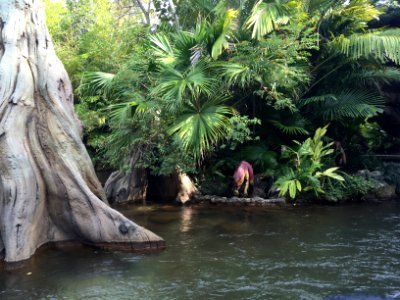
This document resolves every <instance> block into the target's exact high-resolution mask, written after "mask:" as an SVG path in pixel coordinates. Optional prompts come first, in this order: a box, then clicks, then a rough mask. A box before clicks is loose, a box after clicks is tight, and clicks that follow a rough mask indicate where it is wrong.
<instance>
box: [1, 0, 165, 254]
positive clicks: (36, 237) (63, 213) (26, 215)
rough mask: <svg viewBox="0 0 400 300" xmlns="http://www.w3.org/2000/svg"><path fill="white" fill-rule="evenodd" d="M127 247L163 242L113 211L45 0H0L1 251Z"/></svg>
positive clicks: (161, 244)
mask: <svg viewBox="0 0 400 300" xmlns="http://www.w3.org/2000/svg"><path fill="white" fill-rule="evenodd" d="M69 240H78V241H82V242H83V243H87V244H91V245H98V246H101V247H107V248H118V249H126V250H135V249H141V250H146V249H149V250H150V249H154V248H163V247H165V244H164V241H163V240H162V239H161V238H160V237H158V236H157V235H155V234H153V233H152V232H150V231H148V230H146V229H144V228H143V227H140V226H138V225H137V224H135V223H133V222H132V221H130V220H128V219H127V218H125V217H124V216H123V215H122V214H120V213H118V212H117V211H115V210H113V209H111V208H110V207H109V206H108V205H107V203H106V198H105V194H104V192H103V190H102V188H101V186H100V183H99V181H98V179H97V178H96V175H95V173H94V169H93V166H92V164H91V162H90V158H89V156H88V154H87V152H86V150H85V148H84V146H83V144H82V141H81V138H80V125H79V122H78V120H77V118H76V115H75V113H74V110H73V96H72V89H71V84H70V81H69V79H68V76H67V74H66V72H65V69H64V67H63V65H62V63H61V62H60V61H59V59H58V58H57V57H56V54H55V52H54V49H53V46H52V44H51V41H50V37H49V34H48V31H47V27H46V24H45V17H44V9H43V5H42V1H40V0H1V1H0V252H3V254H5V260H6V261H7V262H15V261H21V260H24V259H28V258H29V257H31V256H32V255H33V254H34V252H35V250H36V249H37V248H38V247H40V246H41V245H43V244H46V243H49V242H60V241H69Z"/></svg>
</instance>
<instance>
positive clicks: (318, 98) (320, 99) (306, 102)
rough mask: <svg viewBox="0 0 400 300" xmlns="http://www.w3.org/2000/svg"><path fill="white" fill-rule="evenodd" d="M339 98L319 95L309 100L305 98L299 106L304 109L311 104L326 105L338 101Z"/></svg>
mask: <svg viewBox="0 0 400 300" xmlns="http://www.w3.org/2000/svg"><path fill="white" fill-rule="evenodd" d="M336 100H337V98H336V96H335V95H334V94H326V95H318V96H313V97H309V98H303V99H300V100H299V101H298V106H299V107H303V106H306V105H309V104H317V103H325V102H328V101H336Z"/></svg>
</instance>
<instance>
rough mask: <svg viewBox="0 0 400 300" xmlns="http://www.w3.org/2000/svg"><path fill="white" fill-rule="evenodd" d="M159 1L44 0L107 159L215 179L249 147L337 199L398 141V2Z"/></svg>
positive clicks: (94, 147) (248, 154)
mask: <svg viewBox="0 0 400 300" xmlns="http://www.w3.org/2000/svg"><path fill="white" fill-rule="evenodd" d="M149 1H150V2H149ZM149 1H144V0H132V1H128V0H115V1H109V0H65V1H50V0H47V2H46V9H47V24H48V27H49V30H50V34H51V36H52V38H53V42H54V44H55V46H56V50H57V54H58V56H59V57H60V58H61V60H62V61H63V63H64V65H65V66H66V69H67V71H68V73H69V75H70V77H71V79H72V82H73V85H74V88H75V91H76V99H75V101H76V110H77V112H78V114H79V116H80V118H81V120H82V122H83V124H84V130H85V134H84V141H85V143H86V145H87V146H88V148H89V151H90V152H91V155H92V159H93V161H94V163H95V165H96V167H97V168H98V169H117V168H122V169H123V168H124V167H126V162H127V160H128V158H129V157H130V156H131V155H133V153H135V154H136V155H138V157H139V160H138V162H137V167H140V168H146V169H148V170H150V171H151V172H152V173H153V174H156V175H167V174H170V173H172V172H174V171H175V170H181V171H182V172H186V173H188V174H190V175H192V177H193V178H195V179H196V183H197V184H198V185H199V186H200V187H201V188H202V189H203V190H204V191H209V190H213V191H215V190H216V189H218V184H215V183H220V184H219V185H220V186H223V185H224V184H225V182H226V181H227V178H229V177H230V176H231V175H232V172H233V169H234V167H235V166H236V165H237V163H238V162H239V161H241V160H243V159H245V160H247V161H249V162H250V163H252V164H253V166H254V168H255V171H256V173H258V174H263V176H264V177H265V178H269V179H270V180H271V181H272V182H274V184H275V186H277V187H279V188H280V195H282V196H287V197H289V198H296V197H298V196H299V195H302V196H303V197H319V198H324V199H327V200H332V201H337V200H340V199H344V198H352V197H356V196H357V195H359V194H365V193H368V191H369V190H371V189H372V188H373V187H374V185H375V182H374V181H373V180H372V179H368V178H364V177H361V176H359V175H356V172H357V171H358V170H361V169H369V170H377V169H378V170H379V169H380V168H382V162H381V161H380V160H379V159H377V158H376V155H377V154H379V155H389V154H398V153H399V152H400V140H399V138H400V127H399V126H400V121H399V120H400V98H399V97H398V96H396V93H397V94H398V93H399V91H400V90H399V82H400V69H399V64H400V24H399V22H398V19H399V15H400V4H399V2H398V1H385V2H381V1H380V2H376V1H369V0H350V1H337V0H268V1H263V0H260V1H252V0H247V1H246V0H244V1H230V0H222V1H214V0H180V1H172V0H149ZM396 89H397V90H396ZM396 97H397V98H396ZM396 120H397V121H396ZM396 122H397V123H396ZM396 124H397V125H396ZM396 126H397V129H396Z"/></svg>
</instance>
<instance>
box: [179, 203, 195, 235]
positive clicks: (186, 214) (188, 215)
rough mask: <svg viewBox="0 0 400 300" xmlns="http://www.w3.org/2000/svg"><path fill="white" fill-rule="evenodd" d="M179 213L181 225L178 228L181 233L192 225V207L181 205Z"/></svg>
mask: <svg viewBox="0 0 400 300" xmlns="http://www.w3.org/2000/svg"><path fill="white" fill-rule="evenodd" d="M181 211H182V213H181V227H180V230H181V232H182V233H184V232H188V231H189V230H190V229H191V226H192V215H193V208H192V207H183V208H182V210H181Z"/></svg>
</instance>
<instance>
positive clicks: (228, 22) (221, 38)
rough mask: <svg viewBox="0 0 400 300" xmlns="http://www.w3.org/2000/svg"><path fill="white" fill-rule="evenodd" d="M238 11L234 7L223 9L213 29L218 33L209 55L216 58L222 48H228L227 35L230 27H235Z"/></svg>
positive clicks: (230, 29)
mask: <svg viewBox="0 0 400 300" xmlns="http://www.w3.org/2000/svg"><path fill="white" fill-rule="evenodd" d="M238 14H239V12H238V11H237V10H235V9H227V10H225V9H224V11H223V13H222V15H221V16H220V20H219V21H218V22H217V23H216V25H215V31H216V32H218V33H219V35H218V37H217V38H216V40H215V41H214V44H213V46H212V49H211V57H212V58H214V59H216V58H218V56H220V55H221V53H222V51H223V50H224V49H228V48H229V41H228V38H227V35H228V33H229V32H230V31H232V29H234V28H235V25H236V19H237V17H238Z"/></svg>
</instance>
